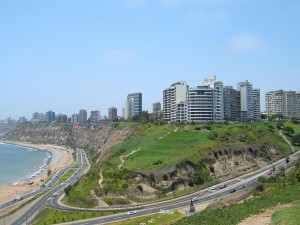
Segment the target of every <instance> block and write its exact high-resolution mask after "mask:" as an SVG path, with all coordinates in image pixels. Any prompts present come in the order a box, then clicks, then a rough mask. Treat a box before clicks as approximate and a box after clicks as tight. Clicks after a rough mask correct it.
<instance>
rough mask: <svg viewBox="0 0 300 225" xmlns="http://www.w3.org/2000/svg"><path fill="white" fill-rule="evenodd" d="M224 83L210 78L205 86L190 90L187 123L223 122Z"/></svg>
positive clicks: (206, 79) (212, 77)
mask: <svg viewBox="0 0 300 225" xmlns="http://www.w3.org/2000/svg"><path fill="white" fill-rule="evenodd" d="M223 120H224V102H223V83H222V82H221V81H219V80H217V78H216V76H208V77H206V78H205V79H204V82H203V85H202V86H198V87H196V88H189V89H188V99H187V122H209V121H215V122H223Z"/></svg>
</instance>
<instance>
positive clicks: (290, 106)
mask: <svg viewBox="0 0 300 225" xmlns="http://www.w3.org/2000/svg"><path fill="white" fill-rule="evenodd" d="M265 104H266V114H267V116H268V117H270V116H272V115H275V114H282V115H283V116H284V117H286V118H291V117H292V116H300V93H299V92H296V91H284V90H277V91H270V92H267V93H266V95H265Z"/></svg>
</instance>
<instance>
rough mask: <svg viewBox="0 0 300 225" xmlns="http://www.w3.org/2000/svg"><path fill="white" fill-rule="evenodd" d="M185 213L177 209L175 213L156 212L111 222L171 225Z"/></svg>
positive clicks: (125, 224) (134, 224)
mask: <svg viewBox="0 0 300 225" xmlns="http://www.w3.org/2000/svg"><path fill="white" fill-rule="evenodd" d="M182 217H183V214H181V213H179V212H178V211H175V212H174V213H173V214H169V215H167V214H158V213H157V214H154V215H150V216H144V217H139V218H130V219H129V218H128V220H123V221H120V222H116V223H111V225H137V224H138V225H139V224H144V225H148V224H151V225H169V224H172V223H173V222H175V221H177V220H178V219H180V218H182Z"/></svg>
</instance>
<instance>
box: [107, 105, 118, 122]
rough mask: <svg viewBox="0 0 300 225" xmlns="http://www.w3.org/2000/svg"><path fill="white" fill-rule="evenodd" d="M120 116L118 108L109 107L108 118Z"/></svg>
mask: <svg viewBox="0 0 300 225" xmlns="http://www.w3.org/2000/svg"><path fill="white" fill-rule="evenodd" d="M117 117H118V110H117V108H115V107H111V108H109V109H108V119H109V120H113V119H114V118H117Z"/></svg>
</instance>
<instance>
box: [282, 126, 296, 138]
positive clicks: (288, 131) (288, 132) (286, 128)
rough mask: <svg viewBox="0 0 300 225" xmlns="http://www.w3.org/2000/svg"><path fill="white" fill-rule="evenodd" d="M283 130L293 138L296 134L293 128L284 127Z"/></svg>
mask: <svg viewBox="0 0 300 225" xmlns="http://www.w3.org/2000/svg"><path fill="white" fill-rule="evenodd" d="M282 130H283V132H284V133H285V134H286V135H288V136H291V135H292V134H293V133H294V132H295V131H294V129H293V128H292V127H289V126H287V127H284V128H283V129H282Z"/></svg>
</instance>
